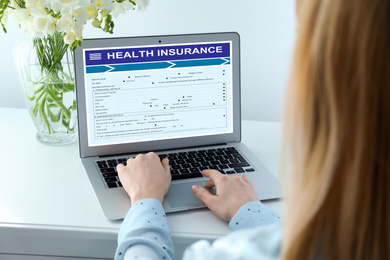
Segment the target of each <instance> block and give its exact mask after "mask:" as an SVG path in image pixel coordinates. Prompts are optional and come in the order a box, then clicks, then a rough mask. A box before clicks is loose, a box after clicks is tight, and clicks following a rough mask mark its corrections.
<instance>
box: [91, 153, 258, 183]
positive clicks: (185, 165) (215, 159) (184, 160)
mask: <svg viewBox="0 0 390 260" xmlns="http://www.w3.org/2000/svg"><path fill="white" fill-rule="evenodd" d="M159 157H160V159H161V160H162V159H164V158H165V157H168V159H169V165H170V167H171V175H172V180H181V179H189V178H196V177H202V176H203V175H202V170H205V169H215V170H218V171H220V172H221V173H224V174H235V173H244V172H252V171H254V168H253V167H252V166H251V165H250V164H249V163H248V162H247V161H246V160H245V158H244V157H243V156H242V155H241V154H240V153H239V151H237V149H236V148H234V147H227V148H217V149H203V150H197V151H189V152H177V153H167V154H159ZM126 162H127V158H120V159H109V160H99V161H96V164H97V166H98V168H99V169H100V172H101V174H102V176H103V178H104V180H105V182H106V185H107V187H108V188H116V187H122V184H121V183H120V181H119V178H118V173H117V171H116V166H117V165H118V164H119V163H122V164H124V165H126Z"/></svg>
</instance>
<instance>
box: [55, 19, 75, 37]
mask: <svg viewBox="0 0 390 260" xmlns="http://www.w3.org/2000/svg"><path fill="white" fill-rule="evenodd" d="M72 25H73V19H72V17H71V16H70V15H64V16H62V17H61V18H60V19H58V22H57V25H56V29H57V31H59V32H65V33H68V32H69V31H70V29H71V28H72Z"/></svg>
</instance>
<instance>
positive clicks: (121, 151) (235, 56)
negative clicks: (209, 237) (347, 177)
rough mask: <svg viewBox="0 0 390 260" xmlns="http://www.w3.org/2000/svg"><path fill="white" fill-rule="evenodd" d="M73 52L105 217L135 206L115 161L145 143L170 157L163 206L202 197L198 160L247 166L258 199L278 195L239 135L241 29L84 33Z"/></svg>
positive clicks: (85, 149) (89, 167)
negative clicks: (137, 34)
mask: <svg viewBox="0 0 390 260" xmlns="http://www.w3.org/2000/svg"><path fill="white" fill-rule="evenodd" d="M74 61H75V77H76V92H77V107H78V109H77V111H78V127H79V146H80V147H79V148H80V157H81V160H82V164H83V167H84V169H85V172H86V173H87V175H88V177H89V180H90V182H91V184H92V187H93V189H94V191H95V193H96V196H97V199H98V201H99V203H100V205H101V208H102V210H103V212H104V214H105V216H106V217H107V218H108V219H112V220H114V219H122V218H124V217H125V215H126V213H127V212H128V210H129V209H130V206H131V202H130V199H129V197H128V195H127V194H126V192H125V191H124V189H123V188H122V184H121V183H120V180H119V178H118V175H117V172H116V165H117V164H118V163H126V160H127V158H129V157H134V156H136V155H137V154H139V153H147V152H149V151H153V152H156V153H157V154H158V155H159V156H160V157H161V158H164V157H168V158H169V161H170V164H171V175H172V183H171V186H170V189H169V191H168V193H167V195H166V196H165V199H164V202H163V207H164V209H165V211H166V212H176V211H183V210H189V209H196V208H202V207H205V205H204V204H203V203H202V202H201V201H200V200H199V199H198V198H196V196H195V195H194V194H193V193H192V191H191V187H192V185H194V184H198V185H201V186H205V182H206V180H207V178H206V177H203V175H202V174H201V171H202V170H203V169H218V170H220V171H221V172H222V173H224V174H239V175H242V174H247V175H248V177H249V179H250V180H251V181H252V182H253V183H254V186H255V188H256V191H257V193H258V195H259V198H260V199H261V200H266V199H275V198H279V197H280V190H279V183H278V181H277V179H276V178H275V177H274V176H273V175H272V174H271V173H270V172H269V171H268V170H267V169H266V168H265V167H264V165H263V164H262V163H261V162H260V161H259V160H258V159H257V157H256V156H255V155H253V154H252V153H251V151H250V150H249V149H248V148H247V147H246V146H245V145H244V144H242V143H241V142H240V140H241V115H240V37H239V35H238V34H237V33H235V32H227V33H207V34H187V35H168V36H148V37H126V38H106V39H86V40H84V41H83V42H82V44H81V46H80V47H78V48H77V49H76V50H75V53H74ZM260 134H261V133H260ZM211 192H214V193H215V189H214V190H211Z"/></svg>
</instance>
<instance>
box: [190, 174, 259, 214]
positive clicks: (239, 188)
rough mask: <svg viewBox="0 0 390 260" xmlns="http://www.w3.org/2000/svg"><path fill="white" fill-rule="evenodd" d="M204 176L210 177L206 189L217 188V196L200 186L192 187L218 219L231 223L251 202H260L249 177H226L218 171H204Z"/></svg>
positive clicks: (234, 175)
mask: <svg viewBox="0 0 390 260" xmlns="http://www.w3.org/2000/svg"><path fill="white" fill-rule="evenodd" d="M202 174H203V175H204V176H206V177H209V178H210V180H208V181H206V187H207V188H212V187H215V188H216V190H217V193H216V195H213V194H211V193H210V192H209V191H208V190H206V189H205V188H203V187H200V186H198V185H194V186H192V191H193V192H194V194H195V195H196V196H197V197H198V198H199V199H200V200H201V201H203V202H204V203H205V204H206V206H207V207H208V208H209V209H210V210H211V211H212V212H214V214H215V215H217V216H218V217H220V218H222V219H224V220H227V221H230V219H231V218H232V217H233V216H234V214H236V212H237V211H238V210H239V209H240V208H241V206H243V205H245V204H246V203H248V202H251V201H255V200H256V201H259V198H258V196H257V193H256V191H255V189H254V188H253V185H252V183H251V182H250V181H249V179H248V176H246V175H243V176H242V178H241V177H240V176H239V175H236V174H233V175H225V174H222V173H220V172H219V171H217V170H203V172H202Z"/></svg>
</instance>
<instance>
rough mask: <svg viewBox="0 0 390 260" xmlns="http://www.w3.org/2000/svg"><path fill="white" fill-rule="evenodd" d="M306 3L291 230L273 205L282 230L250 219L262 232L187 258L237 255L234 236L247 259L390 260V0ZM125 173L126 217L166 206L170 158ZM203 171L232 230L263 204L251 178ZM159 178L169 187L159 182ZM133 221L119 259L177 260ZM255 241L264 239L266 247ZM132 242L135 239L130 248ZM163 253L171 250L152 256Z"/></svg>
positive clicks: (293, 120) (296, 87) (288, 125)
mask: <svg viewBox="0 0 390 260" xmlns="http://www.w3.org/2000/svg"><path fill="white" fill-rule="evenodd" d="M297 7H298V8H297V13H298V24H299V28H298V39H297V44H296V49H295V56H294V60H293V64H292V65H293V66H292V73H291V79H290V86H289V90H288V95H287V104H286V114H285V121H284V124H285V136H284V137H285V138H284V146H285V149H284V155H285V158H289V159H290V160H291V162H290V161H289V162H288V164H289V169H290V170H289V172H288V174H286V176H285V178H284V182H285V183H286V184H288V187H287V188H286V194H285V197H286V204H287V205H288V208H287V211H286V218H285V221H284V223H283V228H282V224H281V222H280V221H279V220H278V216H277V215H276V214H274V213H273V212H272V211H268V212H267V210H266V209H265V208H264V211H266V214H268V218H267V221H266V222H267V223H266V224H269V223H271V222H273V224H270V225H266V224H264V223H259V222H258V219H256V218H250V221H249V222H252V224H250V223H245V225H244V226H246V227H249V226H251V225H252V226H257V228H254V229H251V230H241V231H239V232H232V233H231V234H229V235H228V236H227V237H226V238H222V239H221V240H219V241H217V242H216V243H214V244H213V245H210V244H208V243H207V242H198V243H196V244H194V245H193V246H191V247H190V248H189V249H187V250H186V252H185V255H184V258H185V259H199V258H210V259H213V258H218V259H229V257H230V258H232V257H234V255H232V254H229V250H231V249H230V248H231V246H232V241H233V240H234V241H235V243H236V244H237V243H240V247H235V249H237V248H241V249H242V248H244V250H241V251H240V250H238V251H240V252H239V253H240V254H241V256H242V257H243V258H244V259H245V258H248V259H249V258H253V259H272V258H277V259H299V260H306V259H316V258H319V259H332V260H333V259H334V260H337V259H343V260H344V259H362V260H363V259H390V195H389V191H390V1H388V0H344V1H336V0H299V1H298V3H297ZM118 171H119V174H120V178H121V181H122V183H123V185H124V187H125V189H126V191H127V192H128V193H129V195H130V197H131V200H132V201H133V202H135V204H134V206H133V207H132V209H131V210H130V212H129V215H128V216H127V217H126V219H128V218H132V217H134V216H137V214H140V213H139V212H140V211H142V209H141V210H139V209H137V207H138V206H140V205H138V206H137V207H136V205H137V203H138V202H140V203H143V202H146V201H148V200H153V199H151V198H155V201H156V200H157V201H158V200H160V201H162V199H163V196H164V195H165V193H166V192H167V190H168V187H169V180H170V177H169V168H168V162H167V161H166V160H163V161H162V163H160V162H159V161H158V159H157V157H156V156H155V155H154V154H148V155H146V156H139V157H137V159H135V160H133V159H130V160H129V162H128V166H127V167H124V166H121V165H119V166H118ZM203 174H204V175H205V176H207V177H210V179H211V180H210V181H208V182H207V186H209V187H212V186H216V188H217V191H218V194H217V196H213V195H211V194H209V193H208V192H207V191H206V190H204V189H202V188H201V187H198V186H195V187H193V191H194V193H195V194H196V195H197V196H198V197H199V198H200V199H201V200H203V201H204V202H205V203H206V205H207V206H208V207H209V208H210V209H211V210H212V211H213V212H214V213H216V214H217V215H218V216H220V217H222V218H224V219H226V220H230V219H232V218H233V222H232V220H231V221H230V224H229V225H230V227H231V228H233V229H234V224H235V222H234V219H235V217H236V215H237V214H243V213H242V209H243V207H252V206H253V204H254V206H255V207H256V206H259V205H258V204H257V203H259V202H256V201H258V198H257V196H256V194H255V193H254V192H253V189H251V183H250V182H249V181H248V179H247V178H245V177H243V178H240V177H238V176H226V175H221V174H219V173H218V172H216V171H212V170H209V171H204V172H203ZM145 176H151V177H150V179H149V180H148V177H145ZM156 176H159V177H158V181H160V182H163V183H165V186H164V189H161V188H160V189H154V188H153V186H151V185H150V182H151V180H152V179H153V178H154V179H156V178H157V177H156ZM130 180H131V181H130ZM148 186H149V187H148ZM286 186H287V185H286ZM228 187H229V188H228ZM231 187H234V190H237V192H238V193H240V195H239V196H235V197H236V198H242V199H240V200H236V201H230V200H231V199H232V198H233V196H232V197H230V195H231V194H229V193H228V192H225V191H226V190H229V189H230V190H232V189H231ZM244 190H247V192H244ZM145 199H146V200H145ZM137 201H138V202H137ZM261 206H262V207H264V205H261ZM132 211H133V212H132ZM156 214H158V215H159V214H160V215H162V216H163V214H164V213H163V212H156ZM272 214H274V215H273V216H272ZM164 216H165V215H164ZM164 216H163V217H164ZM163 217H162V218H163ZM126 223H131V221H130V222H126V220H125V222H124V226H122V229H121V233H120V234H119V242H120V245H119V248H118V251H117V253H118V254H117V256H116V257H118V258H121V257H123V256H124V254H125V252H127V253H126V258H127V257H130V256H133V257H134V256H136V255H134V254H138V253H142V252H145V254H149V253H150V257H158V258H162V259H164V257H165V258H166V259H168V258H169V257H172V256H173V252H172V251H171V250H172V244H171V242H170V241H167V240H165V241H164V242H162V244H158V243H157V242H156V244H153V243H152V244H148V243H146V242H145V243H144V241H146V240H147V238H146V237H147V236H148V235H150V234H148V232H151V233H153V232H154V231H155V229H146V230H145V229H144V230H143V231H140V230H142V227H141V228H140V227H134V226H133V227H130V226H126V225H127V224H126ZM134 223H135V225H136V226H137V225H138V224H137V223H136V222H134ZM130 225H131V224H130ZM160 231H161V232H160V233H159V237H151V238H150V240H153V239H154V238H157V240H159V239H160V238H161V239H167V237H168V238H169V233H168V231H167V229H161V230H160ZM129 234H130V235H129ZM152 236H154V235H152ZM248 237H250V238H252V240H253V239H254V238H257V239H258V242H257V244H251V243H250V241H252V240H250V241H249V240H246V238H248ZM126 239H130V240H131V239H133V240H132V242H131V243H130V244H126V241H129V240H126ZM157 240H156V241H157ZM168 240H169V239H168ZM134 241H135V242H134ZM253 241H255V240H253ZM129 247H130V248H129ZM133 247H135V248H134V249H133ZM161 248H163V250H166V251H167V254H164V255H158V254H157V255H156V254H155V255H153V252H154V253H156V252H160V251H159V250H160V249H161ZM162 252H164V251H162ZM245 252H250V253H245ZM119 254H120V255H119ZM144 256H145V255H144Z"/></svg>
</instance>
